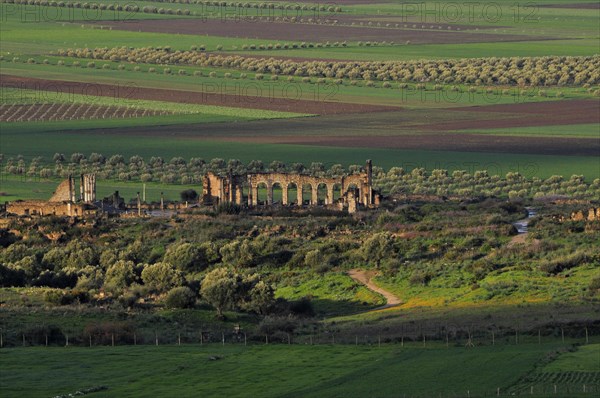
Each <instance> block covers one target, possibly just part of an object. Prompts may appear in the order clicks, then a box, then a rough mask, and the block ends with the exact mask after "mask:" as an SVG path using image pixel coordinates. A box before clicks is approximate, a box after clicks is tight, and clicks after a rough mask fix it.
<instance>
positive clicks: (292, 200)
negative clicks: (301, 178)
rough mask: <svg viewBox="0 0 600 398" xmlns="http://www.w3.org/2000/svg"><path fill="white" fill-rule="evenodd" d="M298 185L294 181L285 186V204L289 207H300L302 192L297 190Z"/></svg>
mask: <svg viewBox="0 0 600 398" xmlns="http://www.w3.org/2000/svg"><path fill="white" fill-rule="evenodd" d="M298 185H299V184H298V183H297V182H296V181H290V182H289V183H288V184H287V188H286V191H287V204H289V205H296V206H301V205H302V190H301V189H300V190H299V189H298Z"/></svg>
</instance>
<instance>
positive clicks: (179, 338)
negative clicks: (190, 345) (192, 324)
mask: <svg viewBox="0 0 600 398" xmlns="http://www.w3.org/2000/svg"><path fill="white" fill-rule="evenodd" d="M177 345H181V333H179V334H178V335H177Z"/></svg>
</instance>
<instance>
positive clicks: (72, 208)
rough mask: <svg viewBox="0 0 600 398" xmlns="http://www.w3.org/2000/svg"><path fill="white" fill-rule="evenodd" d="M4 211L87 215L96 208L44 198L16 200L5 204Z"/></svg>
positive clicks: (11, 212) (26, 213)
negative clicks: (47, 200) (48, 200)
mask: <svg viewBox="0 0 600 398" xmlns="http://www.w3.org/2000/svg"><path fill="white" fill-rule="evenodd" d="M6 212H7V213H9V214H14V215H17V216H48V215H55V216H65V217H76V216H87V215H93V214H96V209H95V208H93V207H91V206H86V205H85V204H83V203H72V202H70V201H64V202H46V201H45V200H17V201H14V202H10V203H7V204H6Z"/></svg>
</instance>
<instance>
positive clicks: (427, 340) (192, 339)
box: [0, 322, 600, 348]
mask: <svg viewBox="0 0 600 398" xmlns="http://www.w3.org/2000/svg"><path fill="white" fill-rule="evenodd" d="M590 342H600V325H597V324H594V325H591V326H589V327H588V326H582V325H580V324H578V325H565V326H556V327H546V328H544V329H537V330H527V331H520V330H519V329H507V328H502V329H487V330H473V329H471V328H457V327H453V328H450V327H442V328H441V329H438V330H432V329H422V330H419V329H415V328H406V329H400V330H398V329H393V330H386V329H385V328H384V329H382V330H381V331H380V332H379V333H373V331H369V332H365V333H361V332H360V331H356V332H355V331H353V330H343V329H342V330H318V331H314V332H307V331H304V330H303V331H301V332H298V331H292V330H289V331H285V330H269V331H265V332H261V331H257V330H247V331H246V330H243V329H242V328H241V327H239V326H238V325H236V326H235V327H233V328H223V327H215V326H209V327H199V328H198V327H191V326H182V327H181V328H172V327H163V328H156V329H153V328H148V327H145V328H139V327H135V326H134V325H133V324H130V323H127V322H101V323H91V324H89V325H86V326H84V327H83V328H81V327H64V326H62V327H58V326H54V325H49V324H29V325H23V326H22V327H21V328H20V329H19V330H14V329H13V330H6V329H5V328H2V327H1V326H0V348H3V347H17V346H116V345H149V344H150V345H182V344H213V343H219V344H244V345H249V344H303V345H331V344H341V345H367V346H374V345H377V346H380V345H383V344H387V345H397V346H400V347H403V346H405V345H406V346H410V347H425V348H426V347H441V346H447V347H457V346H462V347H480V346H503V345H519V344H556V343H564V344H589V343H590Z"/></svg>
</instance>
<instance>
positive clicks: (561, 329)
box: [560, 328, 565, 344]
mask: <svg viewBox="0 0 600 398" xmlns="http://www.w3.org/2000/svg"><path fill="white" fill-rule="evenodd" d="M560 335H561V337H562V342H563V344H564V343H565V329H563V328H560Z"/></svg>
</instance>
